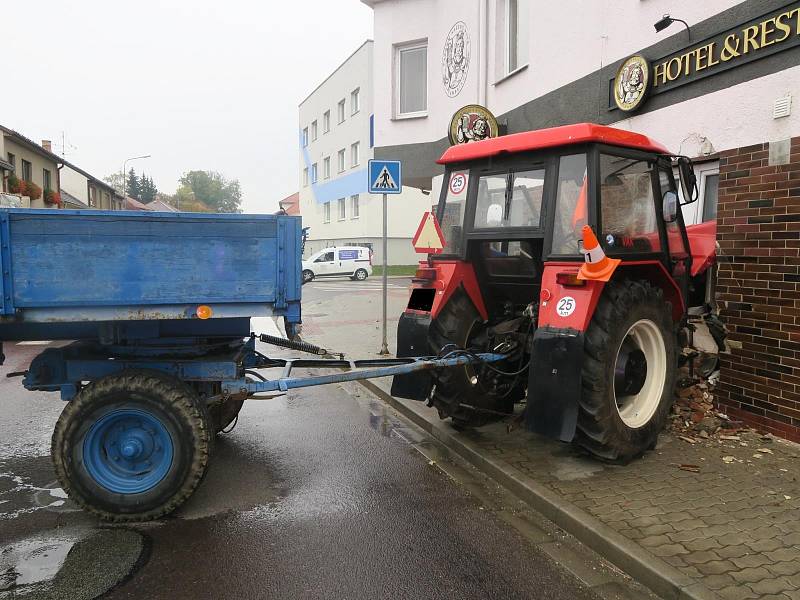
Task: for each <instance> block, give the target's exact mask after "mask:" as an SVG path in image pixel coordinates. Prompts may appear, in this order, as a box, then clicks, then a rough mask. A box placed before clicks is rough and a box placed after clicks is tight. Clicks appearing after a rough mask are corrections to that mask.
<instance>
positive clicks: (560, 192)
mask: <svg viewBox="0 0 800 600" xmlns="http://www.w3.org/2000/svg"><path fill="white" fill-rule="evenodd" d="M588 197H589V191H588V182H587V179H586V155H585V154H571V155H568V156H562V157H561V159H560V160H559V165H558V188H557V189H556V206H555V222H554V224H553V249H552V252H551V253H552V254H565V255H566V254H569V255H578V254H580V253H581V230H582V228H583V226H584V225H586V224H587V223H588V213H587V210H588V206H587V198H588Z"/></svg>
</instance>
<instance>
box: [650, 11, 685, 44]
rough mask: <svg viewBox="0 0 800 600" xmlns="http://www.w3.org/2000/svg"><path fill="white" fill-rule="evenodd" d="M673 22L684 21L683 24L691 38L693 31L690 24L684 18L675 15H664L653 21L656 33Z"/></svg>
mask: <svg viewBox="0 0 800 600" xmlns="http://www.w3.org/2000/svg"><path fill="white" fill-rule="evenodd" d="M673 23H683V26H684V27H686V31H687V32H688V33H689V39H691V38H692V32H691V30H690V29H689V24H688V23H687V22H686V21H684V20H683V19H676V18H675V17H671V16H669V15H664V16H663V17H661V18H660V19H659V20H658V21H656V22H655V23H653V27H654V28H655V30H656V33H658V32H659V31H663V30H665V29H666V28H667V27H669V26H670V25H672V24H673Z"/></svg>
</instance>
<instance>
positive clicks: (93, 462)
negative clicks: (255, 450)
mask: <svg viewBox="0 0 800 600" xmlns="http://www.w3.org/2000/svg"><path fill="white" fill-rule="evenodd" d="M209 421H210V419H209V416H208V412H207V411H206V407H205V406H204V405H203V404H202V403H201V402H200V400H199V398H198V397H197V394H195V392H194V391H193V390H192V389H191V388H190V387H189V386H187V385H186V384H184V383H183V382H181V381H179V380H178V379H175V378H174V377H170V376H168V375H166V374H163V373H159V372H157V371H145V370H130V371H123V372H122V373H119V374H116V375H110V376H108V377H105V378H103V379H100V380H98V381H95V382H92V383H91V384H89V385H88V386H86V387H85V388H84V389H83V390H81V392H80V393H79V394H78V395H77V396H76V397H75V398H73V399H72V400H71V401H70V402H69V404H67V405H66V407H64V410H63V412H62V413H61V416H60V417H59V419H58V422H57V423H56V427H55V431H54V432H53V445H52V457H53V464H54V466H55V470H56V475H57V476H58V480H59V481H60V482H61V486H62V487H63V488H64V491H66V492H67V494H68V495H69V497H70V498H71V499H72V500H73V501H75V502H76V503H77V504H78V505H80V506H81V507H82V508H84V509H86V510H88V511H90V512H92V513H94V514H96V515H97V516H99V517H100V518H101V519H105V520H109V521H117V522H123V521H148V520H152V519H157V518H159V517H162V516H164V515H166V514H169V513H170V512H172V511H173V510H175V509H176V508H178V507H179V506H180V505H181V504H183V502H184V501H185V500H186V499H187V498H188V497H189V496H191V495H192V493H193V492H194V490H195V489H196V488H197V486H198V485H199V484H200V481H201V480H202V478H203V477H204V475H205V473H206V469H207V467H208V462H209V457H210V454H211V449H212V444H213V439H214V438H213V432H212V431H211V428H210V422H209Z"/></svg>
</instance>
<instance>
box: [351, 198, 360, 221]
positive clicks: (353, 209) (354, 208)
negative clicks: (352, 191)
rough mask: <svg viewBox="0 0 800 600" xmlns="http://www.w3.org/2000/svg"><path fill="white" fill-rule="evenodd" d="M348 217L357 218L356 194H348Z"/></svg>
mask: <svg viewBox="0 0 800 600" xmlns="http://www.w3.org/2000/svg"><path fill="white" fill-rule="evenodd" d="M350 218H351V219H357V218H358V194H356V195H355V196H350Z"/></svg>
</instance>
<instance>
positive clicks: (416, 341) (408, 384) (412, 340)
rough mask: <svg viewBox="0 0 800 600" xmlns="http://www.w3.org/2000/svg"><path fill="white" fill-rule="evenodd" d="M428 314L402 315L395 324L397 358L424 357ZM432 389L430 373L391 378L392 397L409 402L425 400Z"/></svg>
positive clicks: (426, 352)
mask: <svg viewBox="0 0 800 600" xmlns="http://www.w3.org/2000/svg"><path fill="white" fill-rule="evenodd" d="M430 325H431V317H430V315H429V314H417V313H403V314H402V315H400V321H399V322H398V323H397V358H407V357H410V356H426V355H428V354H430V348H428V328H429V327H430ZM431 388H433V378H432V376H431V374H430V373H427V372H418V373H411V374H409V375H395V376H394V377H393V378H392V396H396V397H398V398H407V399H409V400H426V399H427V398H428V396H429V395H430V393H431Z"/></svg>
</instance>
